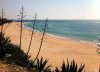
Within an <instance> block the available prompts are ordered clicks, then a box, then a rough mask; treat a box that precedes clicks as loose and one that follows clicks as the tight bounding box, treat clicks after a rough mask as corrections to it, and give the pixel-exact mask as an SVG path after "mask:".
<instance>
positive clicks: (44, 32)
mask: <svg viewBox="0 0 100 72" xmlns="http://www.w3.org/2000/svg"><path fill="white" fill-rule="evenodd" d="M47 26H48V19H46V20H45V25H44V29H43V35H42V38H41V43H40V47H39V50H38V53H37V55H36V57H35V59H34V61H33V63H34V62H35V61H36V59H37V58H38V56H39V53H40V50H41V48H42V44H43V40H44V36H45V34H46V29H47Z"/></svg>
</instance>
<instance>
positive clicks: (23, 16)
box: [18, 6, 25, 48]
mask: <svg viewBox="0 0 100 72" xmlns="http://www.w3.org/2000/svg"><path fill="white" fill-rule="evenodd" d="M18 16H20V18H19V19H20V20H21V25H20V44H19V47H20V48H21V45H22V27H23V18H25V15H24V7H23V6H22V8H21V11H20V15H18Z"/></svg>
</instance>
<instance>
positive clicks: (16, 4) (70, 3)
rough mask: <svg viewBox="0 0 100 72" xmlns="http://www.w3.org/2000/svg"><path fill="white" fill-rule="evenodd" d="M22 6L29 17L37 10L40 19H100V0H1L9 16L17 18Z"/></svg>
mask: <svg viewBox="0 0 100 72" xmlns="http://www.w3.org/2000/svg"><path fill="white" fill-rule="evenodd" d="M22 6H24V9H25V12H26V15H27V16H26V18H27V19H31V18H32V17H33V16H34V14H35V13H36V12H37V14H38V18H39V19H45V18H49V19H100V0H0V10H1V9H2V8H4V9H5V14H6V17H7V18H11V19H12V18H13V19H15V18H17V15H18V14H19V11H20V8H21V7H22Z"/></svg>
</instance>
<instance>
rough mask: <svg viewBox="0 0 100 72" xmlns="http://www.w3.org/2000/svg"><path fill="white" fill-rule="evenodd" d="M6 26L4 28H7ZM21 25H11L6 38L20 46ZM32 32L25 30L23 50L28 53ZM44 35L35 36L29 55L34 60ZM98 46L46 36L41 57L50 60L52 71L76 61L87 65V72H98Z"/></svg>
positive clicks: (99, 60)
mask: <svg viewBox="0 0 100 72" xmlns="http://www.w3.org/2000/svg"><path fill="white" fill-rule="evenodd" d="M6 26H7V24H5V26H4V27H6ZM19 32H20V25H19V23H17V22H13V23H10V24H9V26H8V28H7V29H6V30H5V34H6V36H8V37H10V39H11V40H12V43H14V44H17V45H19V36H20V35H19V34H20V33H19ZM30 35H31V30H29V29H27V28H25V27H24V28H23V36H22V48H21V49H22V50H24V52H27V50H28V46H29V41H30ZM41 36H42V34H41V33H39V32H35V34H34V36H33V41H32V46H31V49H30V52H29V54H30V55H31V57H32V59H34V58H35V56H36V54H37V52H38V49H39V45H40V40H41ZM96 49H97V46H96V45H95V44H92V43H87V42H81V41H78V40H74V39H67V38H66V39H64V38H58V37H53V36H50V35H46V36H45V38H44V42H43V45H42V49H41V52H40V55H39V57H41V56H42V57H43V58H44V59H48V60H49V64H52V69H54V68H55V67H56V66H58V67H60V66H61V63H62V62H63V60H64V61H66V62H67V59H68V60H69V61H71V60H73V59H74V60H75V61H76V62H77V63H78V65H80V64H81V63H83V64H84V63H85V70H86V72H88V71H89V72H98V70H99V66H100V55H98V54H97V52H96Z"/></svg>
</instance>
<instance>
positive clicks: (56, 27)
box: [26, 20, 100, 41]
mask: <svg viewBox="0 0 100 72" xmlns="http://www.w3.org/2000/svg"><path fill="white" fill-rule="evenodd" d="M32 25H33V22H32V21H30V22H29V23H28V24H26V26H27V27H29V28H32ZM43 25H44V20H38V21H37V22H36V26H35V29H36V30H38V31H42V28H43ZM47 33H50V34H52V35H56V36H61V37H65V38H73V39H77V40H84V41H97V40H98V39H100V20H49V21H48V28H47Z"/></svg>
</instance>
